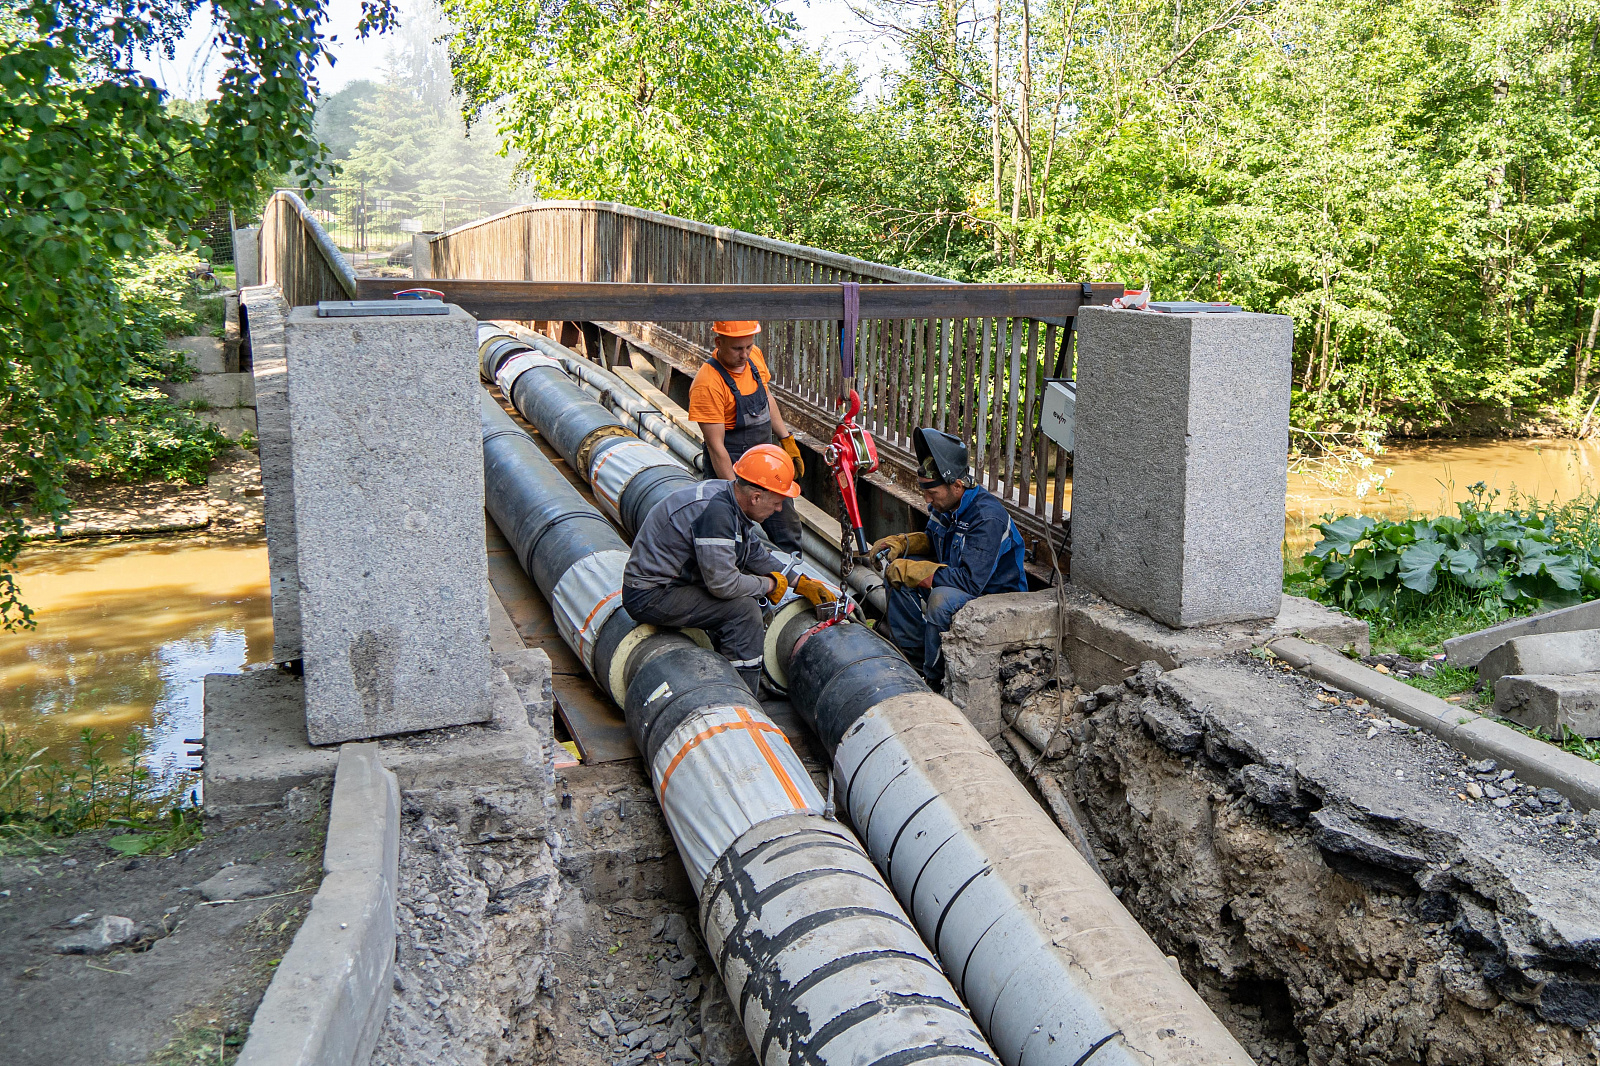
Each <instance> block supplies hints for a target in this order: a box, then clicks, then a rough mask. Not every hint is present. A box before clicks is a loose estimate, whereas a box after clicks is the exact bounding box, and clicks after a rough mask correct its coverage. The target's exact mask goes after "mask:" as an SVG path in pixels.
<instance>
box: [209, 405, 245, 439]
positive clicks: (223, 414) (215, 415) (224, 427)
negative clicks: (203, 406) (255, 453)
mask: <svg viewBox="0 0 1600 1066" xmlns="http://www.w3.org/2000/svg"><path fill="white" fill-rule="evenodd" d="M196 414H197V415H198V416H199V417H200V420H201V421H202V422H210V423H211V424H212V425H213V426H216V427H217V428H218V429H219V430H221V431H222V435H223V436H225V437H227V438H228V439H229V440H238V439H239V438H240V437H242V436H244V435H245V434H246V433H254V432H255V431H256V411H255V408H253V407H223V408H212V409H211V410H208V411H197V412H196Z"/></svg>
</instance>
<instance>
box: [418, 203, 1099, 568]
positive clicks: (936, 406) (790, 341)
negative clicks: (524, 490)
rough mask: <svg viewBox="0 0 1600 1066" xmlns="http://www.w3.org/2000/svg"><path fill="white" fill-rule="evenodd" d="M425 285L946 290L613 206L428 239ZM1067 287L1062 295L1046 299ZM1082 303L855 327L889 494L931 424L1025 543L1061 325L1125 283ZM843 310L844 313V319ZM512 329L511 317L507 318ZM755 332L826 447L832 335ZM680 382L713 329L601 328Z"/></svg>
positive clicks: (1039, 496)
mask: <svg viewBox="0 0 1600 1066" xmlns="http://www.w3.org/2000/svg"><path fill="white" fill-rule="evenodd" d="M429 249H430V251H431V266H432V271H431V273H432V275H433V276H434V277H437V278H484V279H490V278H493V279H505V280H525V281H548V282H635V283H692V284H720V285H738V284H746V285H750V284H767V285H819V284H821V285H831V284H838V283H839V282H845V281H855V282H860V283H862V284H863V285H878V284H884V285H893V284H911V285H927V284H944V285H949V284H951V282H949V280H948V279H945V278H939V277H935V276H933V275H930V274H922V273H918V272H916V271H912V270H903V269H900V268H898V267H892V266H886V265H884V264H881V263H870V262H867V261H865V260H861V259H855V258H852V257H850V256H846V255H839V254H838V253H835V252H828V251H824V250H821V249H816V248H807V247H804V246H802V245H797V244H789V243H786V242H783V241H776V240H771V239H769V238H766V237H759V236H756V235H754V234H750V233H743V232H740V231H738V230H731V229H725V228H722V227H718V226H709V225H706V224H704V223H699V222H692V221H688V220H685V219H680V218H674V217H672V216H670V215H664V214H660V213H658V212H654V211H644V210H640V209H638V208H633V207H626V206H623V205H619V204H609V203H600V202H593V201H547V202H544V203H538V204H531V205H527V206H524V207H519V208H516V209H513V210H511V211H507V212H504V213H502V214H499V215H494V216H492V217H489V218H485V219H481V220H479V221H476V222H472V223H468V224H467V225H464V226H460V227H457V228H456V229H453V230H451V231H449V232H448V233H444V234H440V235H439V236H437V237H433V238H432V239H431V240H430V241H429ZM1057 288H1063V287H1059V286H1058V287H1057ZM1072 289H1073V290H1075V291H1076V292H1077V293H1081V294H1082V299H1081V300H1079V299H1074V300H1073V301H1071V302H1070V304H1068V303H1065V302H1064V303H1063V310H1064V311H1066V312H1069V313H1068V314H1063V315H1062V316H1061V317H1040V318H1028V317H1016V316H1000V315H994V314H992V313H990V314H988V316H987V317H975V316H972V315H970V314H967V313H961V312H960V311H959V310H958V309H956V308H954V307H953V306H952V302H951V301H949V300H944V301H943V302H942V304H941V301H940V300H939V299H938V297H937V296H936V295H930V297H929V300H928V302H927V307H926V310H925V311H923V312H921V313H918V314H913V315H911V316H908V317H901V318H892V319H883V318H880V319H864V320H863V321H862V323H861V327H860V330H859V331H858V334H857V338H856V379H855V380H856V385H857V388H858V389H859V391H860V392H861V396H862V402H863V415H862V419H863V421H864V422H865V424H866V425H867V427H868V428H869V429H870V430H871V431H872V433H873V434H874V436H875V437H876V438H877V440H878V442H879V451H880V454H881V455H882V457H883V459H884V460H885V463H884V470H885V473H886V474H887V475H888V479H887V480H888V481H890V482H892V483H893V486H894V487H895V488H896V489H897V491H898V494H899V495H901V496H902V497H904V496H906V495H907V490H908V489H910V488H911V487H912V486H913V484H914V466H915V464H914V461H913V457H912V446H911V433H912V431H913V430H914V429H915V428H916V427H917V426H936V427H938V428H940V429H943V430H946V431H947V432H950V433H954V434H956V435H957V436H960V437H962V438H963V439H965V440H967V441H968V443H969V446H970V447H971V449H972V456H973V463H974V467H975V470H976V471H977V475H978V478H979V480H980V482H981V483H982V484H983V485H984V486H985V487H986V488H988V489H990V490H991V491H993V492H994V493H995V494H996V495H998V496H1000V498H1001V499H1003V500H1004V501H1005V502H1006V504H1007V506H1008V507H1009V509H1010V510H1011V512H1012V514H1013V515H1014V516H1015V517H1016V518H1017V520H1018V524H1019V525H1020V526H1021V527H1022V528H1023V531H1024V533H1025V534H1026V535H1028V538H1029V540H1030V541H1034V542H1035V550H1036V551H1037V548H1038V545H1037V543H1036V542H1037V541H1038V540H1039V538H1041V537H1044V536H1047V535H1048V531H1049V529H1050V527H1052V526H1054V525H1056V524H1057V523H1058V522H1059V521H1060V519H1061V516H1062V513H1063V510H1064V496H1065V491H1064V489H1065V481H1066V474H1067V465H1068V459H1067V456H1066V453H1065V452H1063V451H1062V450H1061V449H1060V448H1058V447H1057V446H1056V445H1055V444H1054V443H1052V442H1051V441H1049V440H1048V439H1046V438H1045V437H1044V436H1043V434H1041V433H1040V432H1039V416H1040V410H1041V407H1042V402H1043V394H1044V385H1045V379H1046V378H1052V377H1071V376H1072V375H1073V330H1072V318H1071V317H1070V313H1071V312H1075V309H1076V307H1077V306H1078V304H1079V303H1080V302H1082V303H1095V304H1105V303H1109V302H1110V301H1111V300H1112V299H1113V298H1115V297H1116V296H1120V295H1121V294H1122V292H1123V287H1122V286H1121V285H1104V284H1097V285H1093V286H1087V285H1086V286H1072ZM841 312H842V307H841ZM507 317H512V316H507ZM758 317H762V318H764V319H765V321H764V323H763V325H764V328H763V331H762V335H761V338H760V343H761V347H762V349H763V351H764V352H765V354H766V357H767V362H768V364H769V366H770V367H771V369H772V372H773V376H774V383H775V385H776V387H777V391H778V396H779V399H780V401H781V402H782V403H783V404H784V410H785V413H786V415H788V416H789V419H790V421H791V422H793V423H796V424H797V425H798V427H799V428H800V429H801V430H802V431H804V432H805V433H808V434H810V435H811V436H812V437H814V438H818V439H820V440H821V441H826V440H827V438H828V437H829V436H830V435H831V432H832V427H833V424H834V421H835V415H834V411H835V408H834V397H835V396H836V395H837V391H838V381H839V357H838V352H839V326H838V323H837V322H835V321H827V320H823V321H816V320H812V321H807V320H803V319H780V316H778V315H763V316H758ZM596 324H597V325H599V326H601V327H602V328H603V329H606V330H607V331H609V332H612V333H614V334H616V335H617V336H619V337H621V338H623V339H624V340H627V341H629V342H631V343H634V344H636V345H638V346H639V347H641V348H644V349H646V350H647V351H649V352H650V353H652V354H656V355H664V356H666V357H667V358H668V359H669V360H671V361H675V362H678V363H680V364H681V366H682V368H683V369H685V371H686V372H690V373H692V372H693V370H694V369H695V368H697V367H698V366H699V364H700V362H701V361H702V360H703V359H705V358H707V357H708V356H709V354H710V351H711V347H712V340H711V324H710V322H707V321H696V322H658V321H631V322H604V321H602V322H598V323H596Z"/></svg>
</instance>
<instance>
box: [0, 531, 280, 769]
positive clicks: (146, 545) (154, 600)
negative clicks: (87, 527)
mask: <svg viewBox="0 0 1600 1066" xmlns="http://www.w3.org/2000/svg"><path fill="white" fill-rule="evenodd" d="M19 583H20V584H21V586H22V594H23V598H24V600H25V601H26V602H27V603H28V604H29V605H30V606H32V607H33V609H34V612H35V614H34V617H35V619H36V620H37V621H38V623H39V625H38V628H37V629H35V630H33V631H32V632H20V633H0V723H3V724H4V725H5V727H6V729H7V730H8V731H17V732H21V733H23V734H26V735H27V736H29V737H31V738H33V739H35V740H37V741H38V742H40V743H41V744H48V745H50V748H51V751H50V756H55V757H62V758H65V757H66V756H67V755H68V753H69V751H70V749H71V747H72V744H73V741H74V740H75V739H76V737H77V734H78V733H79V731H80V730H82V729H83V728H84V727H85V726H92V727H94V728H95V729H97V730H101V731H105V732H110V733H112V734H113V735H114V736H115V737H116V739H117V742H118V743H120V742H121V741H122V739H123V738H125V737H126V736H127V734H128V731H129V730H131V729H135V728H141V727H147V728H148V729H149V735H150V738H151V740H152V742H153V747H154V749H155V750H154V751H153V753H152V762H154V763H156V764H159V763H160V762H162V761H163V760H164V759H165V758H167V757H177V758H179V759H180V760H183V753H184V744H183V738H185V737H197V736H199V735H200V727H201V683H202V680H203V678H204V677H205V675H206V674H207V673H217V672H226V671H231V670H238V669H239V668H240V667H241V666H242V665H244V664H245V663H247V662H259V661H264V660H266V659H267V658H269V657H270V656H271V652H272V612H271V597H270V591H269V583H268V576H267V552H266V546H265V543H264V542H263V541H262V540H261V539H260V538H259V537H252V538H229V539H221V538H204V537H201V538H185V539H179V540H168V541H128V542H121V543H112V544H105V545H99V546H92V547H73V546H52V547H45V548H30V549H28V550H27V551H25V552H24V553H23V556H22V560H21V564H20V567H19ZM47 757H48V756H47ZM183 761H187V760H183Z"/></svg>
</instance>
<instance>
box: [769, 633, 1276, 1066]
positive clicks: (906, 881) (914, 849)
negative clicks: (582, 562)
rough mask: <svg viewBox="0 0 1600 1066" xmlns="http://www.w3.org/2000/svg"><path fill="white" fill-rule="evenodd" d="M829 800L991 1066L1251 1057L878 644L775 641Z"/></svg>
mask: <svg viewBox="0 0 1600 1066" xmlns="http://www.w3.org/2000/svg"><path fill="white" fill-rule="evenodd" d="M776 639H777V641H778V643H779V645H780V646H779V647H778V648H776V649H775V653H776V654H777V655H778V656H779V658H780V659H787V663H788V678H789V686H790V697H791V700H792V702H793V705H794V707H795V708H796V709H797V710H798V711H799V712H800V713H801V714H802V715H803V716H805V718H806V720H807V721H808V722H809V723H810V724H811V726H812V727H813V728H814V729H815V730H816V732H817V735H818V736H819V737H820V738H821V739H822V741H823V744H824V745H825V746H826V747H827V749H828V750H829V752H831V753H832V755H833V763H834V781H835V785H836V788H837V790H838V794H839V796H840V803H841V805H842V806H843V808H844V809H845V810H847V811H848V812H849V815H850V819H851V821H852V822H853V824H854V825H855V828H856V832H857V833H859V834H860V837H861V840H862V842H863V843H864V844H865V845H866V848H867V852H868V854H870V855H871V856H872V859H873V862H875V863H876V864H877V866H878V869H879V870H881V871H882V872H883V875H884V877H885V878H886V879H887V880H888V881H889V883H890V886H891V887H892V888H893V889H894V892H895V895H896V897H897V898H898V899H899V900H900V902H901V903H902V904H903V905H904V906H905V908H906V910H907V911H909V912H910V914H911V916H912V918H913V919H914V920H915V922H916V925H917V928H918V929H919V930H920V931H921V932H922V935H923V939H924V940H925V941H926V942H927V944H928V945H929V946H930V947H931V948H933V950H934V952H935V953H936V954H937V955H938V956H939V958H940V960H941V961H942V962H943V963H944V968H945V972H946V973H948V974H949V975H950V978H951V980H952V982H953V983H954V984H955V986H956V988H957V990H958V991H960V993H961V995H962V997H963V999H964V1000H965V1001H966V1003H967V1005H968V1006H969V1007H970V1008H971V1010H972V1014H973V1017H974V1018H976V1019H977V1021H978V1024H979V1026H980V1027H981V1028H982V1029H983V1031H984V1033H985V1035H986V1036H988V1038H989V1042H990V1044H991V1046H992V1047H993V1048H994V1049H995V1051H996V1053H997V1054H998V1055H999V1056H1000V1059H1001V1061H1002V1062H1004V1063H1005V1064H1006V1066H1113V1064H1116V1066H1135V1064H1138V1066H1166V1064H1171V1066H1177V1064H1185V1066H1194V1064H1202V1063H1203V1064H1208V1066H1209V1064H1219V1066H1220V1064H1226V1066H1249V1064H1250V1058H1249V1056H1248V1055H1246V1054H1245V1051H1244V1049H1243V1048H1241V1047H1240V1046H1239V1044H1238V1042H1237V1041H1236V1040H1234V1038H1233V1036H1232V1035H1231V1034H1230V1033H1229V1032H1228V1030H1227V1029H1225V1028H1224V1027H1223V1025H1222V1023H1221V1022H1219V1021H1218V1020H1217V1018H1216V1016H1215V1015H1213V1014H1212V1013H1211V1010H1210V1008H1208V1007H1207V1006H1206V1005H1205V1003H1204V1002H1203V1001H1202V1000H1201V999H1200V997H1199V995H1198V994H1197V993H1196V992H1195V991H1194V989H1192V988H1191V987H1190V986H1189V985H1188V984H1187V983H1186V982H1185V981H1184V980H1183V977H1182V976H1181V975H1180V974H1179V973H1178V970H1177V968H1176V967H1175V966H1174V965H1173V964H1172V963H1171V962H1169V961H1168V960H1167V958H1166V957H1165V955H1163V953H1162V952H1161V950H1160V949H1159V948H1158V947H1156V945H1155V943H1154V942H1152V941H1151V940H1150V938H1149V936H1148V935H1146V933H1145V932H1144V930H1143V929H1141V928H1140V927H1139V925H1138V924H1137V923H1136V922H1135V921H1134V920H1133V918H1132V917H1131V916H1130V915H1129V914H1128V912H1127V911H1126V910H1124V909H1123V907H1122V905H1121V903H1120V902H1118V900H1117V898H1116V897H1115V896H1113V895H1112V894H1111V891H1110V890H1109V889H1108V888H1107V887H1106V886H1105V885H1104V883H1102V882H1101V881H1100V879H1099V878H1098V877H1097V876H1096V875H1095V872H1094V871H1093V870H1092V869H1091V868H1090V867H1089V866H1088V864H1087V863H1085V861H1084V860H1083V858H1082V857H1081V856H1080V855H1079V854H1078V852H1077V851H1076V850H1075V849H1074V848H1073V847H1072V845H1071V844H1070V843H1069V842H1068V841H1067V839H1066V837H1064V836H1063V835H1062V833H1061V830H1060V829H1059V828H1057V826H1056V825H1055V823H1054V822H1052V821H1051V820H1050V819H1049V818H1048V817H1047V816H1046V815H1045V814H1044V812H1043V811H1042V810H1041V809H1040V808H1039V805H1038V804H1037V803H1036V802H1035V801H1034V800H1033V798H1032V797H1031V796H1029V795H1028V793H1027V792H1026V791H1025V790H1024V789H1023V787H1022V785H1021V784H1020V783H1019V782H1018V781H1017V779H1016V777H1015V776H1013V775H1012V773H1011V771H1010V770H1008V769H1007V768H1006V766H1005V764H1004V763H1002V762H1001V761H1000V759H999V758H998V757H997V756H996V755H995V753H994V751H993V750H992V749H991V748H990V747H989V745H988V743H987V742H985V741H984V739H983V737H982V736H981V735H980V734H979V733H978V731H977V730H976V729H974V728H973V726H972V723H971V722H969V721H968V720H967V718H966V716H965V715H963V714H962V713H961V712H960V711H959V710H957V709H956V707H955V706H954V705H953V704H951V703H950V702H949V701H948V700H946V699H944V698H943V697H941V696H938V695H935V694H934V693H932V692H930V691H929V690H928V688H927V686H926V685H925V684H924V683H923V681H922V678H921V677H920V676H919V675H918V674H917V672H916V670H915V669H914V668H912V667H911V665H910V664H909V663H907V662H906V660H905V659H904V658H903V657H902V656H901V655H900V654H899V653H898V652H896V651H895V649H894V648H892V647H891V646H890V645H889V644H888V643H887V642H886V641H885V640H883V638H881V637H879V636H878V635H877V634H875V633H873V632H872V631H871V630H870V629H868V628H867V627H865V626H860V625H854V624H851V623H842V624H839V625H834V626H829V627H827V628H825V629H820V630H816V631H815V632H812V633H811V634H810V635H809V636H806V635H805V629H804V627H801V626H800V624H799V622H798V621H792V622H790V623H789V624H787V625H786V626H785V631H784V632H783V633H781V634H780V635H779V636H778V638H776Z"/></svg>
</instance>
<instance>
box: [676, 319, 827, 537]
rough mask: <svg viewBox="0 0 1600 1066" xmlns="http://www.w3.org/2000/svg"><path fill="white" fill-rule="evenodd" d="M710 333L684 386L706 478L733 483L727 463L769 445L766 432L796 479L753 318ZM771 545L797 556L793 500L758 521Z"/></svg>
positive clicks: (801, 469) (801, 464) (797, 468)
mask: <svg viewBox="0 0 1600 1066" xmlns="http://www.w3.org/2000/svg"><path fill="white" fill-rule="evenodd" d="M711 331H712V333H713V334H714V335H715V337H716V342H717V349H716V352H715V353H714V354H713V356H712V358H710V359H707V360H706V361H705V363H704V364H703V365H702V366H701V367H700V372H699V373H698V374H696V375H695V376H694V384H692V385H690V386H689V417H690V418H692V419H694V420H695V421H696V422H698V423H700V431H701V433H703V434H704V435H705V442H706V443H705V465H706V475H707V476H708V477H714V478H720V479H722V480H723V481H734V480H736V478H735V477H734V473H733V464H734V463H737V462H738V461H739V457H740V456H741V455H743V454H744V453H745V452H747V451H749V450H750V449H751V448H754V447H755V446H756V445H758V444H771V443H772V435H773V434H774V433H776V434H777V435H778V438H779V440H778V443H779V444H781V445H782V446H783V450H784V451H785V452H786V453H788V455H789V458H790V459H791V460H793V462H794V476H795V479H796V480H797V481H798V480H799V479H800V477H801V476H802V475H803V474H804V473H805V472H806V464H805V460H804V459H802V458H801V456H800V445H798V444H796V443H795V439H794V434H792V433H790V432H789V427H788V426H786V425H784V423H783V413H782V412H781V411H779V410H778V401H777V398H776V397H774V396H773V395H772V391H771V390H770V389H769V388H768V384H769V383H770V382H771V381H772V373H771V371H769V370H768V369H767V361H766V359H765V358H764V357H763V356H762V354H761V349H760V348H757V347H756V334H758V333H760V332H761V323H759V322H714V323H712V325H711ZM761 528H762V529H764V530H766V531H767V536H768V537H770V538H771V540H772V543H773V545H774V546H775V547H777V548H778V549H780V550H781V551H786V552H789V553H791V554H794V555H798V554H800V515H799V513H798V512H797V511H796V510H795V508H794V501H793V500H789V499H786V500H784V501H783V510H781V511H779V512H778V513H777V514H775V515H773V516H772V517H771V518H768V519H767V520H766V521H764V522H762V523H761Z"/></svg>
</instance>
